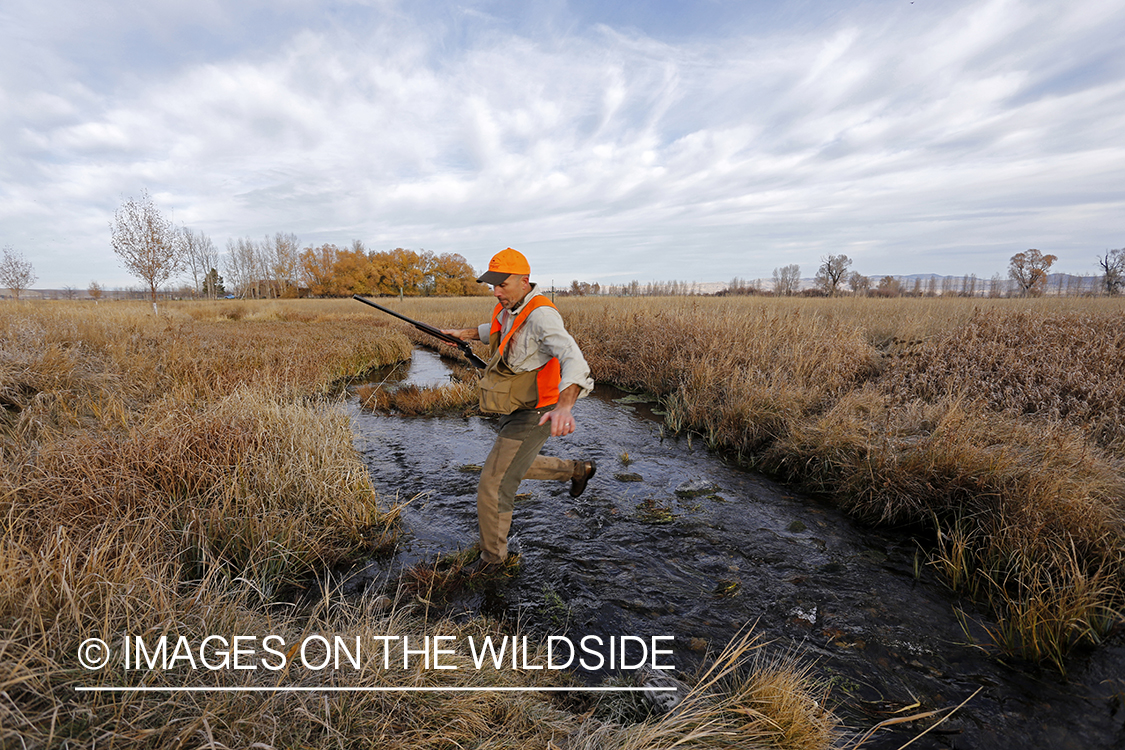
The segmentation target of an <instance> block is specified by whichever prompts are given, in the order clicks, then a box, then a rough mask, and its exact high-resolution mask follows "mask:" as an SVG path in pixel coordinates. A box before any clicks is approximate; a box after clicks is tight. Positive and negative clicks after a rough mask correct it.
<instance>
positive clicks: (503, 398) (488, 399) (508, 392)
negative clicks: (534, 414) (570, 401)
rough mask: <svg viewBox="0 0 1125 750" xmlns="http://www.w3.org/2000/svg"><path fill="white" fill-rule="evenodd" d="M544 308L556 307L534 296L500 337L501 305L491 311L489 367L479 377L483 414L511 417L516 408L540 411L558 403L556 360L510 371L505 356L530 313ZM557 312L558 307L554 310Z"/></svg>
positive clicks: (560, 368)
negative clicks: (530, 367) (526, 370)
mask: <svg viewBox="0 0 1125 750" xmlns="http://www.w3.org/2000/svg"><path fill="white" fill-rule="evenodd" d="M544 305H547V306H549V307H555V306H554V304H552V303H551V300H549V299H547V298H546V297H544V296H543V295H541V294H537V295H536V296H534V297H532V298H531V299H530V300H528V302H527V304H525V305H524V306H523V309H522V310H520V312H519V314H518V315H517V316H516V319H515V320H514V321H513V322H512V327H511V328H510V329H509V330H508V335H507V336H504V337H503V340H501V338H500V330H501V327H502V326H501V324H500V313H502V312H503V311H504V306H503V305H501V304H497V305H496V309H495V310H493V311H492V326H491V328H490V329H489V337H488V343H489V352H490V354H491V357H490V359H489V363H488V367H487V368H486V369H485V371H484V375H483V376H482V377H481V397H480V406H481V410H482V411H489V412H495V413H497V414H511V413H512V412H513V411H515V410H517V409H530V408H536V409H538V408H543V407H546V406H553V405H554V404H556V403H558V401H559V382H560V381H561V380H562V367H561V365H560V364H559V359H558V357H552V358H551V359H550V361H548V362H547V364H545V365H543V366H542V367H540V368H539V369H537V370H531V371H530V372H520V373H515V372H512V370H511V368H510V367H509V366H508V364H507V362H505V361H504V355H505V354H506V352H507V349H508V343H509V342H510V341H511V340H512V336H513V335H515V332H516V331H518V330H519V328H520V326H522V325H523V323H524V321H525V320H527V316H528V315H530V314H531V311H532V310H536V309H538V308H540V307H542V306H544ZM555 309H556V310H557V309H558V308H555Z"/></svg>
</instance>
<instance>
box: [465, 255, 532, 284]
mask: <svg viewBox="0 0 1125 750" xmlns="http://www.w3.org/2000/svg"><path fill="white" fill-rule="evenodd" d="M514 273H515V274H519V275H520V276H530V275H531V264H530V263H528V262H527V258H525V257H523V253H521V252H520V251H518V250H513V249H512V248H510V247H508V248H505V249H503V250H501V251H500V252H498V253H496V255H493V256H492V260H490V261H488V271H487V272H486V273H483V274H481V277H480V278H479V279H477V281H479V282H481V283H484V284H492V285H493V286H496V285H497V284H503V283H504V282H505V281H506V280H507V279H508V277H509V276H511V275H512V274H514Z"/></svg>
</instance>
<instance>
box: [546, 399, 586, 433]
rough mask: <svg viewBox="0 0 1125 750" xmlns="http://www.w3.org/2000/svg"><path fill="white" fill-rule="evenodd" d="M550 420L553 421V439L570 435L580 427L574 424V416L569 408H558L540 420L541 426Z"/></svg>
mask: <svg viewBox="0 0 1125 750" xmlns="http://www.w3.org/2000/svg"><path fill="white" fill-rule="evenodd" d="M548 419H549V420H551V437H559V436H561V435H569V434H570V433H572V432H574V428H575V427H577V426H578V425H576V424H575V423H574V415H573V414H571V412H570V407H569V406H556V407H555V408H554V409H552V410H551V411H549V412H547V413H546V414H544V415H543V416H541V417H540V418H539V424H544V423H546V421H547V420H548Z"/></svg>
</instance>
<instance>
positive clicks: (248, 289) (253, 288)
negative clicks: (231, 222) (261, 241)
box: [225, 237, 262, 298]
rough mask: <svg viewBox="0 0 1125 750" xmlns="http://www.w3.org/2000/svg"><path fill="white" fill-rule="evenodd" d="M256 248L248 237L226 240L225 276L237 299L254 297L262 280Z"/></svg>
mask: <svg viewBox="0 0 1125 750" xmlns="http://www.w3.org/2000/svg"><path fill="white" fill-rule="evenodd" d="M259 260H260V258H259V253H258V247H257V245H256V244H255V243H254V240H252V239H250V238H249V237H239V238H238V239H237V240H233V239H231V240H227V254H226V263H225V268H226V274H227V279H228V280H229V281H230V283H231V288H232V289H233V291H234V293H235V294H237V295H238V296H239V297H242V298H246V297H247V296H249V297H256V296H257V295H258V283H257V282H258V281H259V280H261V278H262V273H261V264H260V263H259Z"/></svg>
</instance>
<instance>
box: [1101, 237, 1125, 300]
mask: <svg viewBox="0 0 1125 750" xmlns="http://www.w3.org/2000/svg"><path fill="white" fill-rule="evenodd" d="M1098 265H1099V266H1101V267H1102V285H1103V287H1104V288H1105V293H1106V294H1108V295H1111V296H1112V295H1115V294H1118V293H1120V292H1121V289H1122V287H1125V247H1122V248H1118V249H1117V250H1106V251H1105V255H1104V256H1103V257H1101V258H1098Z"/></svg>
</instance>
